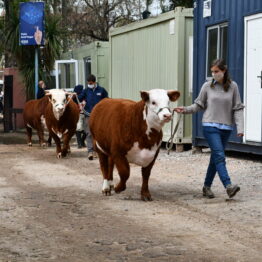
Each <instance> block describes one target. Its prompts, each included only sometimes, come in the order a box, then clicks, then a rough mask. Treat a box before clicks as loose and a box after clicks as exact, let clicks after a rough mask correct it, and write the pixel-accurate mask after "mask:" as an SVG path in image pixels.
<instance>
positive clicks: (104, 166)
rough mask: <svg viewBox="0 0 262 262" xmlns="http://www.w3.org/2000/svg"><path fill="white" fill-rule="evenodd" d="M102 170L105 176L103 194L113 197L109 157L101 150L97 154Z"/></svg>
mask: <svg viewBox="0 0 262 262" xmlns="http://www.w3.org/2000/svg"><path fill="white" fill-rule="evenodd" d="M97 154H98V158H99V163H100V168H101V171H102V174H103V186H102V193H103V194H104V195H106V196H110V195H111V187H110V183H109V172H108V171H109V166H108V158H109V157H108V156H107V155H105V154H104V153H102V152H101V151H100V150H98V152H97Z"/></svg>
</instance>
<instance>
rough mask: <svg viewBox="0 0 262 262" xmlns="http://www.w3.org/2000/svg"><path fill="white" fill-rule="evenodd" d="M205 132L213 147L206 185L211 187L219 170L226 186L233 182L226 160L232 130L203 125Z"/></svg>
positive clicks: (210, 145) (209, 143) (211, 147)
mask: <svg viewBox="0 0 262 262" xmlns="http://www.w3.org/2000/svg"><path fill="white" fill-rule="evenodd" d="M203 134H204V137H205V138H206V140H207V143H208V145H209V147H210V149H211V156H210V161H209V165H208V169H207V173H206V178H205V182H204V185H205V186H208V187H211V185H212V182H213V180H214V177H215V175H216V172H217V173H218V175H219V178H220V180H221V182H222V183H223V185H224V187H226V186H227V185H229V184H231V181H230V177H229V175H228V172H227V168H226V161H225V147H226V144H227V141H228V139H229V136H230V134H231V130H222V129H218V128H216V127H210V126H203Z"/></svg>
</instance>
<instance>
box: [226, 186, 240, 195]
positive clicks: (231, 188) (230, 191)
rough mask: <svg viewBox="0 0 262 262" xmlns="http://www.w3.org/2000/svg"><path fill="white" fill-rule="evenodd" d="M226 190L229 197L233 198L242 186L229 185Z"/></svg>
mask: <svg viewBox="0 0 262 262" xmlns="http://www.w3.org/2000/svg"><path fill="white" fill-rule="evenodd" d="M226 190H227V194H228V196H229V198H232V197H233V196H235V195H236V193H237V192H238V191H240V187H239V186H238V185H228V186H227V187H226Z"/></svg>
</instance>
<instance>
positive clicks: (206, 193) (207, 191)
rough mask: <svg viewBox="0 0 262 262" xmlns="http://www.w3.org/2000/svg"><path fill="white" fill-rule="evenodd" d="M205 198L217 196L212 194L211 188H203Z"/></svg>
mask: <svg viewBox="0 0 262 262" xmlns="http://www.w3.org/2000/svg"><path fill="white" fill-rule="evenodd" d="M203 196H205V197H208V198H214V197H215V195H214V193H213V192H212V190H211V188H210V187H208V186H204V187H203Z"/></svg>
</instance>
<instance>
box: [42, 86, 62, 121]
mask: <svg viewBox="0 0 262 262" xmlns="http://www.w3.org/2000/svg"><path fill="white" fill-rule="evenodd" d="M46 95H47V96H49V99H50V102H51V104H52V107H53V112H54V115H55V118H56V119H57V120H59V118H60V117H61V116H62V115H63V113H64V111H65V108H66V105H67V93H66V92H65V91H64V90H61V89H51V90H48V92H47V93H46Z"/></svg>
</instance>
